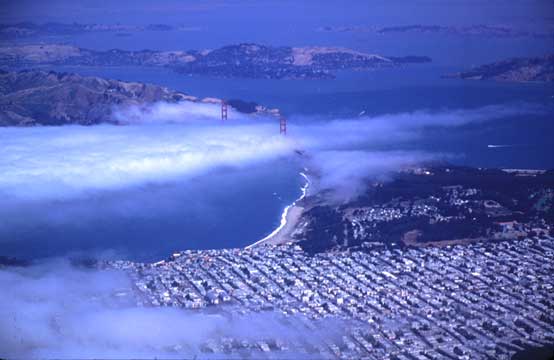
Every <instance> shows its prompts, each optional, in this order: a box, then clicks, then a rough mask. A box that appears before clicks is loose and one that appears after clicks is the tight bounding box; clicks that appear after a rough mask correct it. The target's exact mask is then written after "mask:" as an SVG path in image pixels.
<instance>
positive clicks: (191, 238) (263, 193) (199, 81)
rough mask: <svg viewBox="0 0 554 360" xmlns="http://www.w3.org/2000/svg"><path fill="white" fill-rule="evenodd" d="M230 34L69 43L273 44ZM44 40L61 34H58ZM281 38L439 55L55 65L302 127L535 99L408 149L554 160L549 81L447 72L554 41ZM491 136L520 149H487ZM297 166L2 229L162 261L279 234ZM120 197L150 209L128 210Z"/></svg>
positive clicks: (502, 160)
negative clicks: (213, 69) (292, 74)
mask: <svg viewBox="0 0 554 360" xmlns="http://www.w3.org/2000/svg"><path fill="white" fill-rule="evenodd" d="M229 34H230V35H228V36H227V35H225V34H224V33H218V35H217V36H215V35H214V36H213V37H209V36H208V37H206V36H204V35H205V34H204V35H202V36H201V35H200V34H196V33H193V32H190V33H183V32H181V33H147V34H141V35H140V41H138V40H137V39H138V38H137V37H136V36H138V35H132V36H130V37H116V36H114V34H108V33H107V34H94V35H92V34H89V35H83V36H80V37H74V38H68V39H67V41H68V42H71V43H74V44H77V45H79V46H83V47H89V48H96V49H106V48H112V47H120V48H126V49H143V48H151V49H159V50H169V49H190V48H207V47H212V48H213V47H217V46H221V45H225V44H228V43H236V42H239V41H258V40H260V41H261V40H264V38H263V36H262V35H260V36H261V37H257V35H256V34H255V32H252V34H250V35H248V34H246V33H240V32H232V31H230V32H229ZM241 34H242V35H241ZM239 35H241V36H239ZM160 36H161V37H163V41H161V40H162V38H161V37H160ZM237 36H238V37H237ZM42 40H46V41H57V42H59V41H58V40H59V38H55V39H42ZM29 41H36V39H35V40H29ZM276 43H278V44H282V45H342V46H349V47H353V48H356V49H360V50H366V51H370V52H374V53H381V54H385V55H408V54H417V55H429V56H432V57H433V59H434V62H433V63H432V64H427V65H415V66H410V67H405V68H396V69H383V70H378V71H369V72H344V73H339V74H338V77H337V79H335V80H308V81H299V80H252V79H214V78H207V77H197V76H194V77H193V76H183V75H179V74H176V73H174V72H172V71H170V70H166V69H155V68H117V67H114V68H94V67H72V68H68V67H62V68H59V67H58V68H56V70H63V71H72V72H78V73H81V74H85V75H96V76H103V77H108V78H115V79H120V80H127V81H141V82H150V83H155V84H161V85H165V86H168V87H171V88H174V89H177V90H180V91H183V92H185V93H188V94H191V95H195V96H199V97H207V96H210V97H220V98H227V99H231V98H235V99H236V98H238V99H243V100H248V101H256V102H258V103H260V104H264V105H266V106H268V107H277V108H279V109H281V111H282V112H283V113H284V114H286V115H287V117H288V119H289V121H290V122H291V123H293V124H297V125H301V124H303V123H306V122H310V121H325V120H329V119H336V118H357V117H358V115H359V114H360V113H362V112H365V114H367V115H370V116H379V115H383V114H397V113H406V112H413V111H420V110H427V111H448V110H452V109H458V110H459V109H462V110H463V109H477V108H482V107H484V106H490V105H500V106H512V107H513V106H520V105H518V104H522V105H521V106H528V105H529V104H532V105H533V106H541V107H544V108H546V109H547V110H546V112H545V113H543V114H542V115H524V116H510V117H504V118H500V119H497V120H494V121H485V122H479V123H474V124H468V125H465V126H461V127H456V128H440V127H438V128H429V129H424V130H422V134H421V135H422V136H421V138H419V139H417V141H412V142H407V143H403V144H401V145H400V147H401V148H402V149H403V150H420V151H421V150H423V151H428V152H433V153H440V154H449V155H452V156H451V157H450V161H451V162H454V163H457V164H464V165H471V166H480V167H505V168H554V157H552V154H554V142H553V141H552V134H553V133H554V116H552V115H553V112H552V107H553V106H554V88H553V86H552V85H551V84H513V83H511V84H510V83H496V82H475V81H461V80H454V79H443V78H441V76H442V75H444V74H448V73H452V72H456V71H460V70H462V69H467V68H469V67H471V66H472V65H477V64H480V63H483V62H488V61H494V60H498V59H501V58H505V57H510V56H522V55H539V54H543V53H545V52H548V51H551V44H549V41H544V40H533V39H511V40H508V39H479V38H467V37H448V36H444V35H436V36H435V35H432V36H423V37H421V36H416V35H408V36H406V35H395V36H384V37H378V36H375V35H367V34H329V33H318V32H306V33H304V34H303V36H301V37H298V36H296V33H295V32H294V31H284V32H283V34H282V37H279V41H277V42H276ZM523 104H526V105H523ZM489 144H512V145H514V146H513V147H506V148H489V147H487V145H489ZM298 170H299V164H294V163H289V162H287V161H284V162H281V163H280V164H265V165H260V166H258V167H254V168H248V169H243V170H242V171H240V172H236V171H223V172H218V173H215V174H210V175H205V176H200V177H199V178H198V179H197V180H196V182H193V183H190V182H187V183H182V184H166V185H163V186H161V185H160V186H156V187H147V188H143V189H140V190H133V191H129V192H118V193H110V194H98V195H97V196H95V197H92V198H88V199H87V200H71V201H60V202H56V203H50V204H41V205H40V206H35V207H27V208H23V209H20V211H19V212H13V214H11V215H12V219H11V220H13V219H19V220H18V221H15V220H14V221H12V225H11V226H9V227H4V231H3V232H2V230H0V238H1V240H2V241H1V242H0V254H3V255H8V256H17V257H27V258H29V257H31V258H32V257H43V256H56V255H64V254H67V253H71V252H81V253H82V252H86V253H89V254H97V253H99V252H105V251H115V252H116V254H117V255H116V256H118V257H121V256H123V257H128V258H131V259H141V260H152V259H158V258H163V257H166V256H167V255H168V254H169V253H170V252H172V251H175V250H181V249H188V248H191V249H194V248H201V249H206V248H225V247H237V246H245V245H248V244H250V243H252V242H254V241H256V240H258V239H260V238H261V237H263V236H265V235H267V234H268V233H270V232H271V231H272V229H273V228H274V227H275V226H277V225H278V223H279V220H280V213H281V211H282V209H283V208H284V206H286V205H287V204H289V203H290V202H291V201H293V199H295V198H296V197H297V196H298V195H299V188H300V186H301V180H302V179H301V178H300V177H299V176H298ZM121 204H128V205H127V206H128V207H130V208H131V209H136V208H140V209H141V211H127V212H126V211H124V210H125V209H126V208H125V206H123V208H122V207H121ZM113 209H116V210H113ZM122 209H123V210H122ZM45 213H60V214H62V215H61V218H63V214H70V213H74V214H76V216H74V217H73V218H71V217H68V218H69V219H70V221H60V222H58V223H56V222H51V221H50V222H49V221H41V220H40V218H41V217H42V216H44V214H45ZM13 224H15V225H13ZM0 225H1V223H0ZM0 229H2V227H0ZM6 229H7V230H6Z"/></svg>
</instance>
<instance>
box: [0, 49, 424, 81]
mask: <svg viewBox="0 0 554 360" xmlns="http://www.w3.org/2000/svg"><path fill="white" fill-rule="evenodd" d="M430 61H431V59H430V58H429V57H426V56H405V57H386V56H382V55H375V54H368V53H364V52H359V51H355V50H351V49H346V48H337V47H288V46H281V47H274V46H265V45H258V44H238V45H229V46H224V47H221V48H218V49H214V50H201V51H197V50H186V51H181V50H179V51H153V50H142V51H127V50H120V49H112V50H107V51H96V50H89V49H83V48H79V47H76V46H72V45H59V44H44V45H19V46H5V47H0V66H8V67H18V66H37V65H71V66H73V65H77V66H80V65H84V66H161V67H169V68H171V69H174V70H175V71H177V72H179V73H182V74H187V75H208V76H217V77H230V78H233V77H239V78H264V79H321V78H333V77H334V74H333V72H334V71H337V70H341V69H353V70H368V69H375V68H382V67H395V66H400V65H404V64H410V63H426V62H430Z"/></svg>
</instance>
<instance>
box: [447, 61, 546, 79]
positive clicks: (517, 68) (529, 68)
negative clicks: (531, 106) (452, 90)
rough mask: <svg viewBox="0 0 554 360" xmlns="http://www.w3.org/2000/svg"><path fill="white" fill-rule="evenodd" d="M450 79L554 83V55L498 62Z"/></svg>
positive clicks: (458, 74)
mask: <svg viewBox="0 0 554 360" xmlns="http://www.w3.org/2000/svg"><path fill="white" fill-rule="evenodd" d="M449 77H455V78H460V79H468V80H496V81H509V82H529V81H537V82H553V81H554V54H550V55H545V56H542V57H532V58H513V59H508V60H502V61H497V62H494V63H491V64H485V65H481V66H478V67H476V68H474V69H471V70H468V71H463V72H460V73H457V74H453V75H450V76H449Z"/></svg>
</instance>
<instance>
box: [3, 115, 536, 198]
mask: <svg viewBox="0 0 554 360" xmlns="http://www.w3.org/2000/svg"><path fill="white" fill-rule="evenodd" d="M540 111H541V109H539V108H534V107H531V106H529V105H521V106H488V107H484V108H480V109H474V110H452V111H442V112H426V111H417V112H413V113H403V114H390V115H383V116H377V117H373V118H367V117H365V118H356V119H337V120H334V121H316V120H314V119H301V118H299V119H293V121H292V124H291V125H290V126H289V135H288V136H287V137H283V136H279V135H278V124H277V121H276V120H275V119H268V118H262V117H256V118H248V117H246V116H244V115H240V114H237V113H233V114H232V116H230V120H228V121H227V122H226V123H222V122H221V120H219V118H218V116H219V107H218V106H217V105H210V104H184V105H175V104H155V105H154V106H152V107H148V108H128V109H125V110H122V111H121V112H119V114H118V115H117V116H119V117H121V118H127V119H128V120H130V122H131V123H132V124H135V125H131V126H120V127H118V126H109V125H104V126H94V127H80V126H66V127H42V128H41V127H37V128H0V154H1V156H0V194H1V195H2V196H3V197H4V198H7V199H9V198H16V199H22V200H45V199H46V200H49V199H50V200H51V199H64V198H67V197H74V196H79V195H83V194H85V193H87V192H90V191H105V190H118V189H123V188H127V187H130V186H141V185H145V184H150V183H164V182H168V181H177V180H182V179H186V178H190V177H193V176H197V175H200V174H202V173H205V172H208V171H210V170H212V169H215V168H221V167H229V166H230V167H239V168H240V167H245V166H248V165H251V164H254V163H257V162H262V161H270V160H273V159H276V158H280V157H283V156H292V155H293V153H294V152H293V150H295V149H302V150H305V151H306V152H307V153H308V155H311V156H312V162H311V165H312V166H313V167H314V169H313V170H315V171H319V170H321V174H322V175H323V176H324V178H322V184H327V185H328V187H333V186H336V187H341V186H343V185H346V186H347V187H352V186H351V184H348V181H349V179H350V178H353V179H355V180H354V182H359V179H361V178H363V176H364V175H368V176H370V175H375V173H376V172H380V171H381V170H389V171H390V170H393V168H394V166H389V165H397V166H401V165H408V164H412V163H417V162H418V161H421V160H429V159H430V158H431V156H430V154H421V153H417V152H412V153H409V154H408V153H407V152H405V153H404V154H402V155H401V154H400V153H399V152H398V151H394V152H385V151H380V152H375V150H372V148H374V147H376V146H382V145H392V146H394V145H395V144H396V146H397V150H402V149H401V148H398V147H399V146H401V145H399V144H401V143H402V142H403V141H407V140H411V139H414V138H417V137H418V136H420V135H421V131H422V130H423V129H425V128H428V127H455V126H461V125H464V124H468V123H475V122H482V121H486V120H493V119H498V118H501V117H505V116H514V115H520V114H528V113H536V112H540ZM168 122H169V123H173V124H171V125H168V124H167V123H168ZM138 124H150V126H141V125H138ZM345 150H347V151H348V152H343V151H345ZM352 151H354V153H353V152H352ZM351 155H354V157H355V158H352V157H350V156H351ZM435 155H436V154H435ZM383 165H386V166H383ZM343 171H346V172H344V173H343Z"/></svg>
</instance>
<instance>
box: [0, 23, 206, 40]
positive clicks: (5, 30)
mask: <svg viewBox="0 0 554 360" xmlns="http://www.w3.org/2000/svg"><path fill="white" fill-rule="evenodd" d="M171 30H177V31H190V30H195V28H192V27H185V26H172V25H166V24H148V25H125V24H80V23H69V24H68V23H58V22H47V23H40V24H39V23H34V22H18V23H12V24H0V37H3V38H8V39H11V38H24V37H32V36H56V35H59V36H64V35H78V34H85V33H91V32H140V31H171Z"/></svg>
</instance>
